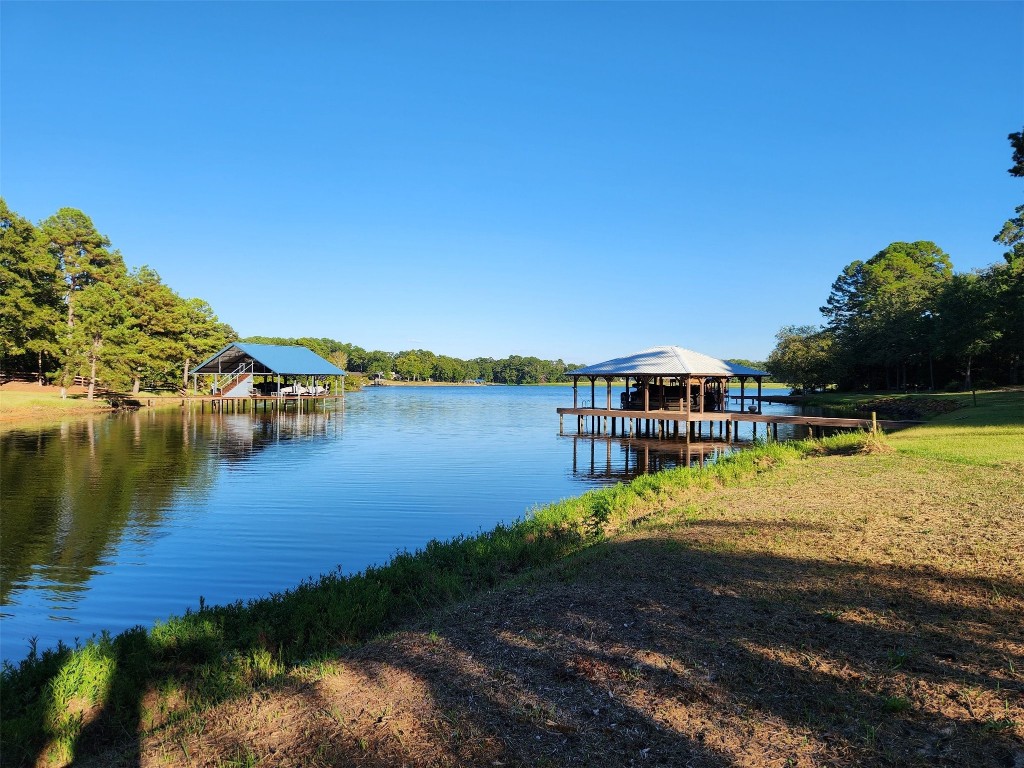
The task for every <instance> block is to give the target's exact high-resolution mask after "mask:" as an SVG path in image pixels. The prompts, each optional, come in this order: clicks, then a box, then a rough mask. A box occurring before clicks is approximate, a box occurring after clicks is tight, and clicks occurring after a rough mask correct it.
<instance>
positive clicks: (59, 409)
mask: <svg viewBox="0 0 1024 768" xmlns="http://www.w3.org/2000/svg"><path fill="white" fill-rule="evenodd" d="M129 397H132V398H133V399H135V400H138V401H139V402H141V403H143V404H144V405H148V404H152V406H153V407H158V406H172V405H178V404H180V402H181V398H180V396H178V395H176V394H174V393H167V392H160V393H156V392H140V393H139V394H138V395H130V396H129ZM110 410H111V404H110V401H109V399H107V398H105V397H101V396H97V397H96V398H95V399H93V400H87V399H86V394H85V390H84V389H83V388H82V387H72V388H71V389H69V390H68V395H67V397H66V398H62V397H61V396H60V388H59V387H50V386H48V387H40V386H38V385H36V384H27V383H22V382H10V383H8V384H5V385H3V386H2V387H0V431H2V430H7V429H16V428H18V427H22V426H29V425H31V426H38V425H40V424H45V423H47V422H53V421H60V420H62V419H65V418H68V417H78V416H87V415H89V414H93V413H105V412H108V411H110Z"/></svg>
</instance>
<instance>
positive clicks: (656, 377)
mask: <svg viewBox="0 0 1024 768" xmlns="http://www.w3.org/2000/svg"><path fill="white" fill-rule="evenodd" d="M569 375H570V376H571V377H572V398H573V404H572V407H571V408H558V409H557V412H558V431H559V434H563V435H564V434H565V417H566V416H575V417H576V434H578V435H582V434H585V433H586V434H610V435H611V436H613V437H614V436H616V435H621V436H622V437H633V436H634V435H635V436H637V437H648V438H657V439H665V438H669V437H684V438H686V439H687V440H690V439H697V438H702V437H712V436H713V435H714V431H715V428H716V427H717V431H718V436H719V437H722V438H725V439H726V440H729V439H731V438H732V437H733V435H734V433H735V429H734V427H735V424H736V422H744V421H745V422H753V424H754V433H755V435H756V433H757V424H759V423H760V424H765V425H766V432H767V436H771V435H772V433H773V432H774V434H775V436H778V425H779V424H780V423H790V424H800V425H803V426H806V427H807V428H808V432H809V433H810V434H811V435H813V434H814V432H815V430H816V429H817V430H818V431H819V433H820V431H821V429H822V428H826V427H833V428H846V429H858V428H863V429H874V428H877V427H879V426H881V427H886V428H896V427H901V426H908V424H907V423H906V422H879V421H876V420H873V419H845V418H831V417H824V416H784V415H779V414H765V413H763V412H762V409H761V403H762V382H763V380H764V378H765V377H766V376H768V375H769V374H768V372H767V371H760V370H757V369H754V368H749V367H747V366H745V365H739V364H737V363H730V362H727V361H725V360H719V359H718V358H714V357H710V356H708V355H704V354H701V353H700V352H694V351H693V350H690V349H684V348H683V347H676V346H662V347H651V348H650V349H645V350H643V351H641V352H637V353H636V354H633V355H628V356H626V357H617V358H614V359H612V360H606V361H604V362H602V363H596V364H595V365H588V366H586V367H585V368H580V369H578V370H575V371H570V372H569ZM581 379H582V380H585V382H589V384H590V386H589V387H587V388H586V389H584V390H583V391H582V393H581V390H580V380H581ZM598 379H603V380H604V386H601V387H598V385H597V381H598ZM615 380H625V384H626V389H625V391H624V392H622V393H621V394H620V396H619V401H618V402H617V403H616V402H613V399H612V382H613V381H615ZM733 382H736V383H738V384H739V393H738V394H736V393H735V391H734V390H733V391H730V385H731V383H733ZM748 382H750V383H751V385H756V388H757V394H756V395H754V394H753V393H750V394H748V393H747V383H748ZM588 390H589V391H588ZM588 394H589V397H588V396H587V395H588ZM602 401H603V402H602ZM730 402H732V403H738V406H739V407H738V408H735V409H733V408H730Z"/></svg>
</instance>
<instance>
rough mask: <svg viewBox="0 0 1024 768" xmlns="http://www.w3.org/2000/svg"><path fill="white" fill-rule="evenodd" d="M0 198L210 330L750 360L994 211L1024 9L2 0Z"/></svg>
mask: <svg viewBox="0 0 1024 768" xmlns="http://www.w3.org/2000/svg"><path fill="white" fill-rule="evenodd" d="M0 24H2V27H0V30H2V32H0V34H2V40H0V42H2V54H0V56H2V58H0V74H2V91H0V109H2V112H0V142H2V143H0V192H2V194H3V196H4V197H5V198H6V200H7V202H8V204H9V205H10V206H11V208H13V209H14V210H15V211H17V212H18V213H20V214H21V215H23V216H26V217H27V218H29V219H31V220H33V221H38V220H40V219H43V218H45V217H47V216H49V215H50V214H52V213H53V212H54V211H56V210H57V209H58V208H60V207H63V206H71V207H75V208H80V209H81V210H83V211H84V212H85V213H87V214H88V215H90V216H91V217H92V219H93V221H94V222H95V223H96V226H97V228H98V229H99V230H100V231H101V232H103V233H105V234H106V235H108V236H109V237H110V238H111V240H112V241H113V244H114V245H115V246H116V247H117V248H119V249H120V250H121V251H122V253H123V254H124V256H125V260H126V261H127V263H128V264H129V266H139V265H142V264H148V265H150V266H151V267H153V268H154V269H156V270H157V271H158V272H159V273H160V274H161V276H162V277H163V278H164V280H165V282H167V283H168V284H170V285H171V286H172V287H173V288H174V289H175V290H177V291H178V292H179V293H181V294H182V295H185V296H200V297H202V298H204V299H206V300H208V301H209V302H210V303H211V304H212V305H213V307H214V309H215V310H216V311H217V313H218V315H219V316H220V317H221V319H222V320H225V321H226V322H229V323H231V325H233V326H234V327H235V329H236V330H237V331H238V332H239V333H241V334H242V335H253V334H263V335H274V336H303V335H312V336H327V337H331V338H336V339H341V340H343V341H350V342H353V343H355V344H358V345H360V346H363V347H366V348H368V349H384V350H388V351H392V352H394V351H399V350H401V349H409V348H414V347H420V348H425V349H430V350H433V351H434V352H437V353H442V354H450V355H455V356H459V357H476V356H493V357H504V356H506V355H509V354H522V355H529V354H533V355H537V356H539V357H544V358H552V359H553V358H558V357H561V358H563V359H565V360H567V361H571V362H584V363H593V362H597V361H599V360H602V359H605V358H609V357H614V356H618V355H622V354H627V353H630V352H633V351H636V350H639V349H641V348H644V347H648V346H653V345H657V344H679V345H681V346H685V347H690V348H692V349H696V350H698V351H701V352H704V353H707V354H711V355H714V356H718V357H746V358H754V359H763V357H764V356H765V355H767V353H768V352H769V351H770V350H771V348H772V346H773V343H774V334H775V332H776V331H777V330H778V329H779V328H780V327H781V326H783V325H787V324H805V323H817V322H819V321H820V315H819V313H818V307H819V306H820V305H821V304H822V303H824V300H825V298H826V296H827V295H828V291H829V287H830V285H831V283H832V280H834V279H835V277H836V276H837V275H838V273H839V272H840V270H841V269H842V268H843V267H844V266H845V265H846V264H848V263H849V262H850V261H853V260H854V259H867V258H870V257H871V256H872V255H873V254H875V253H876V252H878V251H879V250H881V249H882V248H884V247H885V246H886V245H888V244H889V243H890V242H893V241H897V240H933V241H935V242H936V243H938V244H939V246H940V247H942V248H943V249H945V250H946V251H947V252H948V253H949V254H950V255H951V257H952V260H953V264H954V265H955V267H956V268H957V270H958V271H967V270H970V269H973V268H977V267H982V266H985V265H988V264H991V263H993V262H996V261H998V260H1000V258H1001V252H1002V251H1001V249H1000V248H999V247H998V246H996V245H995V244H993V243H992V241H991V240H992V236H993V235H994V234H995V233H996V232H997V231H998V230H999V228H1000V226H1001V225H1002V222H1003V221H1004V220H1006V219H1007V218H1008V217H1009V216H1010V214H1011V213H1012V211H1013V208H1014V207H1015V206H1016V205H1018V204H1020V202H1021V187H1020V182H1019V180H1016V181H1015V180H1014V179H1013V178H1012V177H1010V176H1009V175H1008V174H1007V173H1006V169H1007V168H1008V167H1009V166H1010V154H1011V152H1010V147H1009V143H1008V141H1007V140H1006V136H1007V134H1008V133H1010V132H1011V131H1018V130H1020V129H1021V127H1022V125H1024V57H1022V54H1021V50H1022V49H1021V41H1022V39H1024V4H1022V3H1020V2H1014V3H1009V2H1004V3H984V2H970V3H926V2H915V3H906V4H903V3H793V4H790V3H753V4H748V3H738V2H737V3H713V4H703V3H650V4H648V3H585V2H577V3H500V4H499V3H438V4H434V3H415V4H405V3H351V4H348V3H345V4H342V3H331V2H320V3H272V2H262V3H245V2H231V3H207V2H194V3H191V2H188V3H186V2H181V3H159V2H152V3H149V2H147V3H126V2H120V3H100V2H91V3H70V4H65V3H25V2H11V1H10V0H5V2H3V4H2V7H0Z"/></svg>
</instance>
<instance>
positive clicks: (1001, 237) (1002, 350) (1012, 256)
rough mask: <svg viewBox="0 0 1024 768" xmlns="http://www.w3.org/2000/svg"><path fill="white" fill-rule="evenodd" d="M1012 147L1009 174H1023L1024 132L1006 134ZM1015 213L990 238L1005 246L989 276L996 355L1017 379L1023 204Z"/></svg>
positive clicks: (1023, 327)
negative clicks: (998, 333) (997, 331)
mask: <svg viewBox="0 0 1024 768" xmlns="http://www.w3.org/2000/svg"><path fill="white" fill-rule="evenodd" d="M1008 138H1009V139H1010V145H1011V146H1012V148H1013V163H1014V164H1013V167H1012V168H1010V169H1009V173H1010V175H1012V176H1024V131H1021V132H1020V133H1011V134H1010V135H1009V137H1008ZM1016 214H1017V215H1016V216H1014V217H1012V218H1010V219H1009V220H1007V221H1006V223H1005V224H1003V228H1002V229H1001V230H1000V231H999V232H998V234H996V236H995V237H994V238H992V239H993V240H994V241H995V242H997V243H999V244H1001V245H1004V246H1006V248H1007V250H1006V252H1005V253H1004V254H1003V261H1004V262H1005V264H1003V265H1000V266H997V267H993V269H992V270H991V274H990V275H989V281H990V283H989V284H990V285H991V288H992V301H993V304H994V322H995V324H996V327H997V328H999V329H1000V331H1001V338H1000V340H999V342H998V343H997V344H996V345H995V348H996V350H997V355H998V356H999V357H1000V358H1001V359H1003V360H1005V361H1006V362H1007V364H1008V366H1009V379H1010V381H1011V382H1012V383H1014V384H1016V383H1017V382H1018V381H1019V377H1020V370H1021V363H1022V355H1024V205H1021V206H1018V207H1017V209H1016Z"/></svg>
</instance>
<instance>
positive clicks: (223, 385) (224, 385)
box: [213, 361, 253, 397]
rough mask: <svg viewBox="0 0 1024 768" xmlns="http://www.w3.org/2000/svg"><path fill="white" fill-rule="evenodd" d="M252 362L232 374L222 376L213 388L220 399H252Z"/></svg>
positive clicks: (239, 367) (242, 365)
mask: <svg viewBox="0 0 1024 768" xmlns="http://www.w3.org/2000/svg"><path fill="white" fill-rule="evenodd" d="M252 366H253V364H252V361H249V362H245V363H242V364H241V365H239V366H238V367H237V368H235V370H233V371H231V372H230V373H223V374H220V375H219V376H218V377H217V378H216V379H214V382H213V387H214V392H216V393H217V394H218V395H219V396H220V397H250V396H251V395H252Z"/></svg>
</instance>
